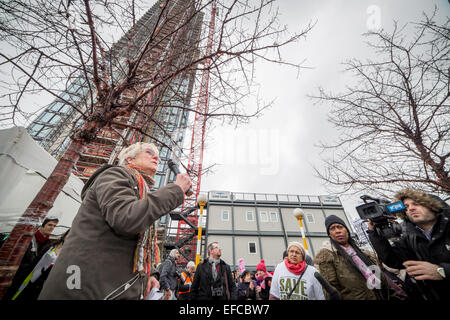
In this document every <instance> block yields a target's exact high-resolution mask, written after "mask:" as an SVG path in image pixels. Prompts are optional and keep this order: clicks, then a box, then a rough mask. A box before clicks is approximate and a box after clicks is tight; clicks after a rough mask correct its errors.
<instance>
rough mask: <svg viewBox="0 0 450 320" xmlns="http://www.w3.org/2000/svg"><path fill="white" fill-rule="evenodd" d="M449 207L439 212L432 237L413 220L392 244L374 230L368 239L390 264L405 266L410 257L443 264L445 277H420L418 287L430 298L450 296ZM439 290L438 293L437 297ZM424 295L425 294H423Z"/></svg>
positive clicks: (389, 265)
mask: <svg viewBox="0 0 450 320" xmlns="http://www.w3.org/2000/svg"><path fill="white" fill-rule="evenodd" d="M449 219H450V210H449V209H448V208H447V209H444V210H443V211H442V212H441V213H439V214H438V215H437V221H436V224H435V225H434V227H433V230H432V232H431V240H428V239H427V238H426V237H425V235H424V234H423V233H422V232H421V231H420V230H418V229H417V228H416V226H415V225H414V224H413V223H412V222H410V221H405V222H404V223H405V224H406V225H405V228H404V231H405V232H404V234H403V236H402V237H401V238H400V239H399V240H398V241H395V242H394V243H393V245H392V246H391V245H390V244H389V242H388V240H386V239H385V238H383V237H381V236H380V235H378V233H377V232H375V231H370V230H369V231H368V234H369V239H370V241H371V243H372V245H373V246H374V248H375V250H376V251H377V253H378V256H379V257H380V259H381V261H383V262H384V263H385V264H386V265H387V266H388V267H391V268H396V269H404V268H405V267H404V266H403V265H402V263H403V262H404V261H407V260H416V261H417V260H418V261H428V262H430V263H433V264H437V265H440V266H441V267H443V268H444V270H445V274H446V277H445V279H444V280H426V281H418V286H417V290H418V292H423V293H424V294H425V295H426V297H427V300H436V299H439V300H449V299H450V290H449V288H450V223H449ZM434 293H436V294H437V297H436V294H434ZM421 295H422V294H421Z"/></svg>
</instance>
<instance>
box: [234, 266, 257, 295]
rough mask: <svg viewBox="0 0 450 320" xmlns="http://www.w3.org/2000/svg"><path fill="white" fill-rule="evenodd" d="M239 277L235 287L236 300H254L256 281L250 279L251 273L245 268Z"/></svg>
mask: <svg viewBox="0 0 450 320" xmlns="http://www.w3.org/2000/svg"><path fill="white" fill-rule="evenodd" d="M241 279H242V281H241V282H239V284H238V287H237V298H238V300H256V281H255V280H253V279H252V273H251V272H250V271H248V270H245V271H244V272H243V273H242V274H241Z"/></svg>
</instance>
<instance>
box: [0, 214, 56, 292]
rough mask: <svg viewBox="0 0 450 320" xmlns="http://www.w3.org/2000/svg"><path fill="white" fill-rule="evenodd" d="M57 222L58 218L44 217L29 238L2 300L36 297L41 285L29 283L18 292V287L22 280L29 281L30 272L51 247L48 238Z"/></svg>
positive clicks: (22, 282)
mask: <svg viewBox="0 0 450 320" xmlns="http://www.w3.org/2000/svg"><path fill="white" fill-rule="evenodd" d="M58 222H59V220H58V219H57V218H54V217H48V218H46V219H44V222H43V223H42V225H41V226H40V227H39V229H38V230H37V231H36V233H35V234H34V236H33V238H32V239H31V243H30V245H29V246H28V249H27V251H26V252H25V254H24V256H23V258H22V261H21V263H20V266H19V268H18V269H17V272H16V274H15V276H14V279H13V281H12V283H11V286H10V287H9V288H8V290H7V292H6V293H5V296H4V297H3V300H11V299H13V298H14V300H16V299H17V300H35V299H36V298H37V296H36V294H39V291H40V290H41V287H39V286H36V285H30V288H28V290H27V292H26V293H25V292H23V293H20V292H21V291H22V290H21V289H20V288H21V287H22V286H23V285H24V281H25V282H26V283H28V282H29V280H30V278H31V276H30V274H31V273H32V272H33V270H34V268H35V267H36V265H37V264H38V263H39V261H40V260H41V259H42V257H43V256H44V255H45V254H46V253H47V252H48V250H49V249H50V248H51V246H52V242H51V240H50V235H51V234H52V232H53V230H54V229H55V227H56V226H57V224H58ZM39 272H40V270H39ZM28 277H30V278H28ZM19 290H20V291H19ZM18 291H19V292H18ZM19 294H20V295H19Z"/></svg>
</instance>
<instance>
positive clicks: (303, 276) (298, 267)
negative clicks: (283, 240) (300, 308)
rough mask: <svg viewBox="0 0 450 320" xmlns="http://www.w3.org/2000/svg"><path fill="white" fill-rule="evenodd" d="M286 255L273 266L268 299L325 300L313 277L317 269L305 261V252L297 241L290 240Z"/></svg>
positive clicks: (318, 284)
mask: <svg viewBox="0 0 450 320" xmlns="http://www.w3.org/2000/svg"><path fill="white" fill-rule="evenodd" d="M287 253H288V256H287V258H286V259H284V261H283V262H281V263H279V264H278V265H277V267H276V268H275V272H274V274H273V278H272V285H271V288H270V298H269V299H270V300H325V296H324V294H323V291H322V286H321V285H320V283H319V281H318V280H317V279H316V278H315V277H314V273H315V272H317V270H316V269H315V268H314V267H313V266H310V265H308V264H307V263H306V262H305V260H304V259H305V257H306V252H305V249H304V248H303V246H302V245H301V244H300V243H299V242H291V243H290V244H289V246H288V248H287Z"/></svg>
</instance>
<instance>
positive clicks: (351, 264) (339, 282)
mask: <svg viewBox="0 0 450 320" xmlns="http://www.w3.org/2000/svg"><path fill="white" fill-rule="evenodd" d="M325 227H326V230H327V233H328V236H329V237H330V240H329V241H325V242H324V245H323V248H322V249H321V250H320V251H319V252H318V253H317V255H316V257H315V264H316V265H318V269H319V272H320V274H321V275H322V276H323V277H324V278H325V279H326V280H327V281H328V282H329V283H330V284H331V285H332V286H334V287H335V288H336V290H337V291H338V292H339V294H340V297H341V299H342V300H381V299H388V297H389V287H388V283H387V282H386V279H385V278H384V276H383V274H382V272H381V268H379V267H378V265H377V261H376V258H375V257H374V256H373V254H371V253H370V252H368V251H365V250H361V249H360V248H359V247H358V246H357V245H356V243H355V241H354V240H353V239H352V238H351V237H350V230H349V229H348V227H347V225H346V224H345V222H344V221H343V220H342V219H341V218H339V217H337V216H335V215H330V216H328V217H327V218H326V219H325ZM369 267H370V268H374V267H375V269H376V270H378V272H377V273H375V274H374V273H373V272H372V270H375V269H370V268H369ZM381 289H383V290H381ZM382 294H384V295H382Z"/></svg>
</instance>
